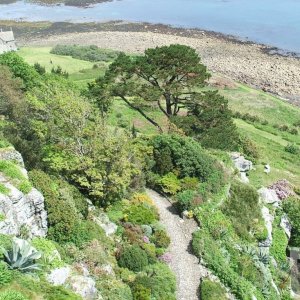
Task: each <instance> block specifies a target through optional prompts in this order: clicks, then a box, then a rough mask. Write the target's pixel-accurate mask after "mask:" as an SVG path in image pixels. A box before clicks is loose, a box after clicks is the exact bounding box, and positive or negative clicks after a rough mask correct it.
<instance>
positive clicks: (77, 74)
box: [18, 47, 109, 86]
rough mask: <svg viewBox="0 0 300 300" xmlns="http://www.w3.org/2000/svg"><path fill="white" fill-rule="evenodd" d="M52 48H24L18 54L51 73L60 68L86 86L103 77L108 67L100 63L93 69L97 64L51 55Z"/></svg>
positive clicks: (75, 80)
mask: <svg viewBox="0 0 300 300" xmlns="http://www.w3.org/2000/svg"><path fill="white" fill-rule="evenodd" d="M51 49H52V48H51V47H24V48H21V49H20V50H19V52H18V54H19V55H20V56H21V57H23V58H24V60H25V61H26V62H27V63H29V64H30V65H34V64H35V63H37V62H38V63H39V64H40V65H42V66H44V67H45V68H46V71H47V72H50V71H51V69H52V68H53V67H55V68H56V67H57V66H60V67H61V68H62V69H63V70H64V71H67V72H68V73H69V78H70V79H71V80H72V81H74V82H76V83H78V84H79V85H80V86H85V85H86V84H87V83H89V82H91V81H93V80H94V79H95V78H98V77H99V76H103V75H104V73H105V70H106V69H107V67H108V65H109V64H108V63H106V62H98V63H96V64H97V65H98V67H97V68H93V66H94V65H95V63H93V62H89V61H84V60H80V59H75V58H72V57H71V56H64V55H56V54H51V53H50V51H51Z"/></svg>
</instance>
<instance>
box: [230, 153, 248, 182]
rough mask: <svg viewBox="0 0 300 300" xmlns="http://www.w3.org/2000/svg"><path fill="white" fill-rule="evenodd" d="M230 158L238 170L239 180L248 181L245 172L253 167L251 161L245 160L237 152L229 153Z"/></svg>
mask: <svg viewBox="0 0 300 300" xmlns="http://www.w3.org/2000/svg"><path fill="white" fill-rule="evenodd" d="M231 160H232V161H233V163H234V166H235V168H236V169H237V170H238V171H239V172H240V176H241V181H242V182H244V183H248V182H249V179H248V177H247V172H249V171H251V170H252V169H253V163H252V161H250V160H247V159H246V158H245V157H244V156H243V155H241V154H240V153H238V152H233V153H231Z"/></svg>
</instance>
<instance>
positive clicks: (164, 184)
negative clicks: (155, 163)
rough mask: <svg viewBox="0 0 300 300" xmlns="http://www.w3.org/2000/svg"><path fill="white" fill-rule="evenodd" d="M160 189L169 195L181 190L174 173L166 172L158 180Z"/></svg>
mask: <svg viewBox="0 0 300 300" xmlns="http://www.w3.org/2000/svg"><path fill="white" fill-rule="evenodd" d="M159 185H160V187H161V189H162V191H163V192H164V193H166V194H169V195H175V194H176V193H177V192H178V191H180V190H181V186H180V180H179V179H178V178H177V176H176V175H175V174H174V173H171V172H170V173H168V174H166V175H164V176H163V177H162V178H161V179H160V180H159Z"/></svg>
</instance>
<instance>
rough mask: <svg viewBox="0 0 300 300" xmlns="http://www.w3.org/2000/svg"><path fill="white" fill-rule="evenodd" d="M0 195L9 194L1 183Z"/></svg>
mask: <svg viewBox="0 0 300 300" xmlns="http://www.w3.org/2000/svg"><path fill="white" fill-rule="evenodd" d="M0 194H3V195H8V194H9V189H8V188H7V187H6V186H5V185H4V184H3V183H0Z"/></svg>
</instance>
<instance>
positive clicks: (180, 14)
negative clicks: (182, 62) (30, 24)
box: [0, 0, 300, 54]
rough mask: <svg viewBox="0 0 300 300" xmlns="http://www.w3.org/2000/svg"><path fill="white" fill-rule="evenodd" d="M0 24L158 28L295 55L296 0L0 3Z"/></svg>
mask: <svg viewBox="0 0 300 300" xmlns="http://www.w3.org/2000/svg"><path fill="white" fill-rule="evenodd" d="M50 1H51V0H50ZM52 1H53V0H52ZM102 1H103V0H102ZM67 3H68V2H67ZM0 20H18V21H51V22H63V21H66V22H80V23H83V22H106V21H113V20H124V21H130V22H149V23H161V24H167V25H170V26H174V27H183V28H198V29H203V30H209V31H215V32H220V33H223V34H228V35H232V36H235V37H237V38H239V39H241V40H243V41H252V42H257V43H262V44H266V45H268V46H271V47H277V48H279V49H282V50H284V51H287V52H295V53H298V54H299V53H300V0H112V1H104V2H101V3H96V4H92V5H84V6H72V5H66V4H61V3H57V2H55V1H54V4H53V2H52V4H50V5H49V3H48V4H46V5H45V4H44V3H43V1H39V2H38V1H37V2H34V1H30V0H20V1H18V0H0Z"/></svg>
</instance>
